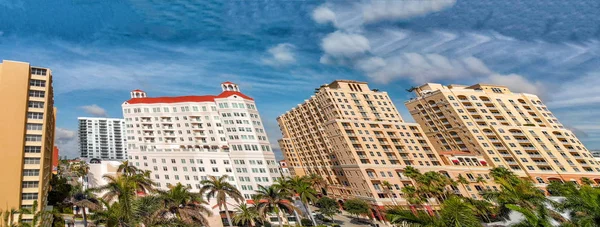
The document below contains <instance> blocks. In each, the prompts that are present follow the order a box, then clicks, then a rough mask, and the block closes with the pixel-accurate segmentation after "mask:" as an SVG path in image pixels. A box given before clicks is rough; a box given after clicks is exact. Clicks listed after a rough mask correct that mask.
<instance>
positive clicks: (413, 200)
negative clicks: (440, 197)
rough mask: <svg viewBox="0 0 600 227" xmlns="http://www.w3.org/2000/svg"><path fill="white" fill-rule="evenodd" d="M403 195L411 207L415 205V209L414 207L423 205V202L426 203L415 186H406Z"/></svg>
mask: <svg viewBox="0 0 600 227" xmlns="http://www.w3.org/2000/svg"><path fill="white" fill-rule="evenodd" d="M402 194H404V197H405V198H406V201H407V202H408V203H409V204H410V205H413V207H414V205H421V204H423V202H425V200H424V199H423V198H422V197H421V196H420V195H419V192H418V191H417V188H415V187H414V186H404V187H403V188H402Z"/></svg>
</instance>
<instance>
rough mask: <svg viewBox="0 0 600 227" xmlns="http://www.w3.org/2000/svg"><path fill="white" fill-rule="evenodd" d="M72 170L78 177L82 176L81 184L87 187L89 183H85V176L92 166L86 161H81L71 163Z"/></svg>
mask: <svg viewBox="0 0 600 227" xmlns="http://www.w3.org/2000/svg"><path fill="white" fill-rule="evenodd" d="M70 171H71V172H73V173H75V175H76V176H77V177H79V178H81V184H82V185H83V186H84V188H86V189H87V184H85V177H86V176H87V174H88V173H89V171H90V166H89V165H88V164H87V163H86V162H85V161H79V162H75V163H72V164H71V165H70Z"/></svg>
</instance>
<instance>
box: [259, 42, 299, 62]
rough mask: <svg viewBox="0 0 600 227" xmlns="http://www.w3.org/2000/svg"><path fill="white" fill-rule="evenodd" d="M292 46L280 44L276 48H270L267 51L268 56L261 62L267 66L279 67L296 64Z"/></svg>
mask: <svg viewBox="0 0 600 227" xmlns="http://www.w3.org/2000/svg"><path fill="white" fill-rule="evenodd" d="M294 48H295V47H294V45H292V44H289V43H280V44H278V45H277V46H274V47H271V48H269V49H268V50H267V52H269V54H270V56H269V57H268V58H263V59H262V62H263V63H264V64H267V65H272V66H280V65H287V64H291V63H294V62H296V58H295V57H294V52H293V50H294Z"/></svg>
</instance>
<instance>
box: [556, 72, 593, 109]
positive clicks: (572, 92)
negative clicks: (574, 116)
mask: <svg viewBox="0 0 600 227" xmlns="http://www.w3.org/2000/svg"><path fill="white" fill-rule="evenodd" d="M551 97H552V101H551V102H548V103H546V104H547V105H548V106H550V107H553V108H567V107H571V108H572V107H578V106H590V105H592V106H598V105H600V73H590V74H587V75H585V76H583V77H581V78H578V79H574V80H570V81H568V82H566V83H563V84H561V86H560V87H559V88H557V89H556V90H555V91H554V92H553V93H552V94H551Z"/></svg>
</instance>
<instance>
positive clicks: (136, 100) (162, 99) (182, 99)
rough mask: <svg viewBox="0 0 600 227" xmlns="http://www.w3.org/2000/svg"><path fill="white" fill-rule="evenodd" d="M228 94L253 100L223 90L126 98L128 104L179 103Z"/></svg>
mask: <svg viewBox="0 0 600 227" xmlns="http://www.w3.org/2000/svg"><path fill="white" fill-rule="evenodd" d="M230 96H239V97H241V98H243V99H246V100H254V99H253V98H250V97H249V96H247V95H244V94H242V93H241V92H237V91H224V92H222V93H221V94H219V95H216V96H215V95H202V96H173V97H145V98H132V99H129V100H127V103H129V104H142V103H146V104H152V103H180V102H214V101H215V99H222V98H227V97H230Z"/></svg>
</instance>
